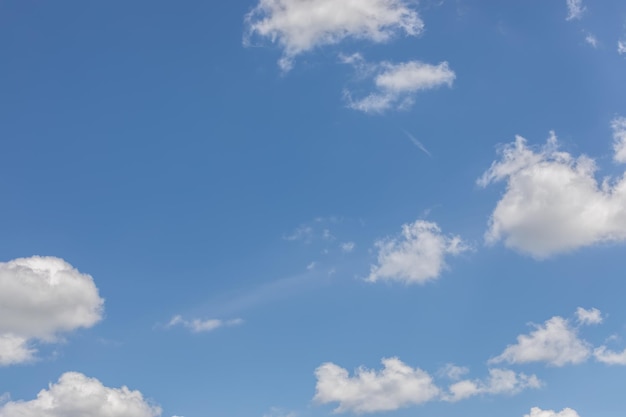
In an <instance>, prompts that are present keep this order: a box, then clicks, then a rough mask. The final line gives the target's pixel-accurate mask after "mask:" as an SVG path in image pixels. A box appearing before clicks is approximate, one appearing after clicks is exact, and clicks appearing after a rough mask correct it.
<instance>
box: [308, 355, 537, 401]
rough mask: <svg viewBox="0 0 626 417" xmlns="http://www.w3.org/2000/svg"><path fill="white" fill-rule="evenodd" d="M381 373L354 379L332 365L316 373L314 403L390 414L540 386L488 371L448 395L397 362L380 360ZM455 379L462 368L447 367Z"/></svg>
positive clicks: (363, 371) (531, 378)
mask: <svg viewBox="0 0 626 417" xmlns="http://www.w3.org/2000/svg"><path fill="white" fill-rule="evenodd" d="M382 364H383V369H382V370H380V371H376V370H369V369H365V368H359V369H357V370H356V372H355V374H354V376H350V375H349V373H348V371H347V370H346V369H344V368H342V367H340V366H338V365H335V364H333V363H325V364H323V365H321V366H320V367H319V368H317V369H316V371H315V375H316V377H317V385H316V394H315V398H314V400H315V401H317V402H319V403H322V404H328V403H338V406H337V408H335V410H334V411H335V412H336V413H343V412H354V413H375V412H381V411H393V410H397V409H400V408H404V407H408V406H411V405H419V404H423V403H426V402H429V401H436V400H440V401H451V402H454V401H459V400H462V399H466V398H469V397H472V396H475V395H482V394H494V395H495V394H516V393H518V392H520V391H522V390H524V389H527V388H538V387H540V386H541V382H540V381H539V379H538V378H537V377H536V376H534V375H532V376H527V375H524V374H517V373H515V372H513V371H510V370H506V369H490V370H489V377H488V378H487V379H486V381H480V380H473V381H472V380H464V381H460V382H456V383H454V384H452V385H451V386H450V388H449V392H446V391H445V390H442V389H441V388H439V387H438V386H437V385H436V384H435V382H434V380H433V378H432V377H431V376H430V374H428V373H427V372H426V371H423V370H421V369H419V368H412V367H410V366H408V365H407V364H405V363H404V362H402V361H401V360H400V359H398V358H386V359H383V360H382ZM448 371H451V372H452V374H453V375H454V376H461V375H463V374H464V373H466V371H467V370H466V369H465V368H459V367H456V366H449V367H447V368H446V370H445V372H448Z"/></svg>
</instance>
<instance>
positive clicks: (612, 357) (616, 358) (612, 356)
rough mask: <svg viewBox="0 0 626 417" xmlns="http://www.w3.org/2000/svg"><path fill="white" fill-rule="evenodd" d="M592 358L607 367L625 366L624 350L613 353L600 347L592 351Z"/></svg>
mask: <svg viewBox="0 0 626 417" xmlns="http://www.w3.org/2000/svg"><path fill="white" fill-rule="evenodd" d="M593 356H594V357H595V358H596V360H597V361H598V362H602V363H605V364H607V365H626V349H624V351H622V352H615V351H612V350H610V349H609V348H607V347H606V346H600V347H598V348H596V349H594V351H593Z"/></svg>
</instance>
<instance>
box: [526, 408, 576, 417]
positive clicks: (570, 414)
mask: <svg viewBox="0 0 626 417" xmlns="http://www.w3.org/2000/svg"><path fill="white" fill-rule="evenodd" d="M524 417H580V416H579V415H578V413H577V412H576V411H574V410H572V409H571V408H565V409H563V410H562V411H560V412H558V413H557V412H556V411H553V410H542V409H541V408H538V407H533V408H532V409H531V410H530V414H526V415H525V416H524Z"/></svg>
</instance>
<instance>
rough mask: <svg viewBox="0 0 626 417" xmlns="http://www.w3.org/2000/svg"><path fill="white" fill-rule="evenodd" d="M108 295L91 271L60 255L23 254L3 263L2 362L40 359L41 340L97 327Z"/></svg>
mask: <svg viewBox="0 0 626 417" xmlns="http://www.w3.org/2000/svg"><path fill="white" fill-rule="evenodd" d="M103 303H104V300H103V299H102V298H100V296H99V294H98V289H97V288H96V286H95V284H94V282H93V279H92V277H91V276H89V275H86V274H82V273H80V272H79V271H77V270H76V269H74V268H73V267H72V266H71V265H70V264H68V263H67V262H65V261H64V260H62V259H59V258H53V257H39V256H34V257H31V258H20V259H15V260H12V261H10V262H2V263H0V365H11V364H16V363H22V362H27V361H30V360H33V359H34V356H35V354H36V352H37V351H36V349H35V348H34V347H33V344H34V343H35V342H36V341H43V342H48V343H51V342H54V341H56V340H57V339H58V337H59V335H61V334H63V333H66V332H71V331H73V330H76V329H79V328H86V327H91V326H93V325H94V324H95V323H97V322H98V321H100V320H101V318H102V310H103Z"/></svg>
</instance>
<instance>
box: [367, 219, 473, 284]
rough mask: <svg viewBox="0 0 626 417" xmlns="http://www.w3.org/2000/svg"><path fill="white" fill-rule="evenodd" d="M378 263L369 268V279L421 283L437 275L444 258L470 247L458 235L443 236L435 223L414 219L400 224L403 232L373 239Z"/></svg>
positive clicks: (442, 266) (440, 270)
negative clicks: (395, 235)
mask: <svg viewBox="0 0 626 417" xmlns="http://www.w3.org/2000/svg"><path fill="white" fill-rule="evenodd" d="M376 247H377V248H378V264H377V265H373V266H372V267H371V270H370V274H369V277H368V278H367V280H368V281H370V282H377V281H399V282H403V283H405V284H416V283H417V284H424V283H426V282H428V281H431V280H435V279H437V278H439V276H440V274H441V272H442V270H443V269H444V268H445V267H446V262H445V260H446V257H447V256H454V255H459V254H461V253H463V252H465V251H468V250H470V247H469V245H468V244H466V243H465V242H464V241H463V240H462V239H461V238H460V237H459V236H446V235H444V234H443V233H442V232H441V229H440V228H439V226H437V224H436V223H432V222H427V221H424V220H417V221H416V222H414V223H412V224H405V225H403V226H402V234H401V235H400V236H398V237H395V238H388V239H384V240H380V241H378V242H376Z"/></svg>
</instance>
